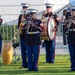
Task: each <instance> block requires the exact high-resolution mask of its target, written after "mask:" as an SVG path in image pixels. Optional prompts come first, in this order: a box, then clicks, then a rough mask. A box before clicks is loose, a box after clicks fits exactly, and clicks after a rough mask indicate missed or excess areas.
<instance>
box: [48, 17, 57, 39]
mask: <svg viewBox="0 0 75 75" xmlns="http://www.w3.org/2000/svg"><path fill="white" fill-rule="evenodd" d="M55 25H56V23H55V20H54V18H52V17H50V18H48V22H47V26H48V28H47V29H48V36H49V38H50V39H51V40H53V39H54V37H55V35H56V32H53V31H52V29H53V28H54V27H55Z"/></svg>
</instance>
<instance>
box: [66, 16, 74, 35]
mask: <svg viewBox="0 0 75 75" xmlns="http://www.w3.org/2000/svg"><path fill="white" fill-rule="evenodd" d="M73 22H75V19H74V20H73V17H71V18H69V19H66V20H65V23H66V24H67V25H66V27H65V29H66V28H68V30H67V32H66V33H68V34H69V30H70V26H71V24H72V23H73ZM73 30H74V24H73V28H72V31H73Z"/></svg>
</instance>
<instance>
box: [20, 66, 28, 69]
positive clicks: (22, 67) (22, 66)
mask: <svg viewBox="0 0 75 75" xmlns="http://www.w3.org/2000/svg"><path fill="white" fill-rule="evenodd" d="M20 68H21V69H22V68H28V66H24V67H23V66H21V67H20Z"/></svg>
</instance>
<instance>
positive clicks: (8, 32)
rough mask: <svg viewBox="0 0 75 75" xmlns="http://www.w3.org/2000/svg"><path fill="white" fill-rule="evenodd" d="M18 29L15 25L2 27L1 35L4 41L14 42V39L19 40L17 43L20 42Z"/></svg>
mask: <svg viewBox="0 0 75 75" xmlns="http://www.w3.org/2000/svg"><path fill="white" fill-rule="evenodd" d="M17 28H18V27H17V26H16V25H15V28H14V25H13V26H9V25H6V24H4V25H2V26H0V34H1V35H2V39H3V40H12V41H14V39H13V38H14V37H16V38H17V40H16V41H19V31H18V29H17Z"/></svg>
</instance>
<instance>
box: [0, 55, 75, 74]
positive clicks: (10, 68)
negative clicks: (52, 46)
mask: <svg viewBox="0 0 75 75" xmlns="http://www.w3.org/2000/svg"><path fill="white" fill-rule="evenodd" d="M13 59H14V57H13ZM20 66H21V60H20V61H18V62H17V63H16V64H15V63H14V60H13V61H12V63H11V64H10V65H4V64H1V66H0V75H75V72H68V70H70V60H69V55H56V59H55V63H54V64H51V63H46V62H45V55H40V57H39V66H38V67H39V71H38V72H34V71H32V72H27V71H26V70H27V68H26V69H20Z"/></svg>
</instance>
